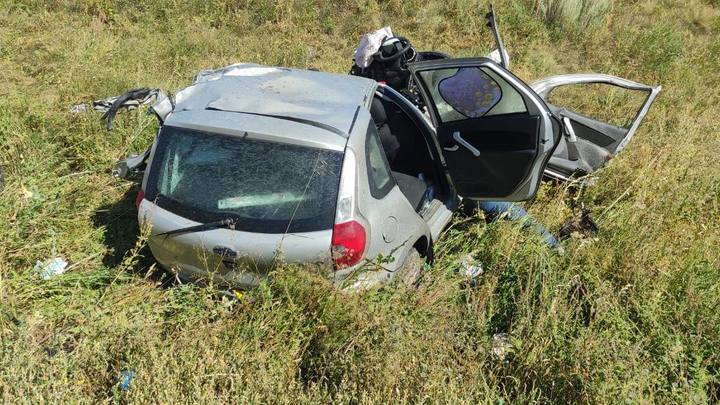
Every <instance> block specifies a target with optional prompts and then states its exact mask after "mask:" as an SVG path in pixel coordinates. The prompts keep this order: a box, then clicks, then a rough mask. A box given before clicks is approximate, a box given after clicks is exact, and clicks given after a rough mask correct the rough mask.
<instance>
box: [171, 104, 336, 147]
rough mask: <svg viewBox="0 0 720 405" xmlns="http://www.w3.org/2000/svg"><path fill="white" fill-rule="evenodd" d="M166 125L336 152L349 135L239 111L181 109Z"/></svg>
mask: <svg viewBox="0 0 720 405" xmlns="http://www.w3.org/2000/svg"><path fill="white" fill-rule="evenodd" d="M164 125H167V126H173V127H179V128H187V129H194V130H198V131H205V132H211V133H216V134H222V135H231V136H238V137H249V138H252V139H257V140H262V141H270V142H282V143H288V144H292V145H299V146H307V147H311V148H320V149H329V150H334V151H343V150H344V149H345V144H346V143H347V138H345V137H341V136H338V135H337V134H336V133H333V132H331V131H328V130H326V129H323V128H319V127H316V126H312V125H307V124H303V123H300V122H296V121H291V120H287V119H283V118H277V117H272V116H263V115H254V114H246V113H238V112H227V111H215V110H197V111H195V110H192V111H179V112H176V113H173V114H172V115H171V116H170V117H168V119H167V120H166V121H165V124H164Z"/></svg>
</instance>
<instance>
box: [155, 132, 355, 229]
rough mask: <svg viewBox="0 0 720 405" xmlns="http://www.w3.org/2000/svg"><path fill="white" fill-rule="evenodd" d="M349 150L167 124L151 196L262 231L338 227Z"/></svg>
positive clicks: (206, 218) (189, 212) (190, 214)
mask: <svg viewBox="0 0 720 405" xmlns="http://www.w3.org/2000/svg"><path fill="white" fill-rule="evenodd" d="M342 159H343V154H342V153H341V152H336V151H331V150H325V149H315V148H310V147H304V146H298V145H290V144H285V143H276V142H266V141H258V140H254V139H248V138H247V137H237V136H226V135H219V134H212V133H207V132H200V131H195V130H188V129H182V128H176V127H169V126H165V127H163V128H162V130H161V131H160V134H159V138H158V144H157V147H156V149H155V155H154V157H153V162H152V167H151V168H150V173H149V177H148V183H147V187H146V194H145V198H146V199H148V200H150V201H154V202H155V203H156V204H157V205H159V206H160V207H162V208H165V209H167V210H168V211H171V212H173V213H175V214H177V215H180V216H183V217H185V218H188V219H190V220H193V221H197V222H203V223H205V222H211V221H218V220H221V219H226V218H233V219H236V220H237V225H236V227H235V229H238V230H243V231H248V232H260V233H285V232H313V231H319V230H325V229H331V228H332V226H333V223H334V220H335V204H336V202H337V192H338V187H339V182H340V171H341V167H342Z"/></svg>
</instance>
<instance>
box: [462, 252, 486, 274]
mask: <svg viewBox="0 0 720 405" xmlns="http://www.w3.org/2000/svg"><path fill="white" fill-rule="evenodd" d="M458 270H459V272H460V274H463V275H466V276H467V277H468V278H469V279H471V280H474V279H476V278H478V277H480V276H481V275H482V274H483V273H484V272H485V270H484V269H483V267H482V264H481V263H479V262H478V261H477V260H475V258H474V257H473V254H472V253H469V254H468V255H466V256H465V257H463V258H462V259H461V260H460V268H459V269H458Z"/></svg>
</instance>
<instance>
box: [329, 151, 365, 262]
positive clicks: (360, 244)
mask: <svg viewBox="0 0 720 405" xmlns="http://www.w3.org/2000/svg"><path fill="white" fill-rule="evenodd" d="M356 167H357V166H356V164H355V154H354V153H353V151H352V150H350V149H347V150H346V151H345V159H344V160H343V168H342V176H341V178H340V189H339V191H338V202H337V208H336V212H335V225H334V226H333V235H332V246H331V254H332V259H333V262H334V264H335V269H342V268H345V267H350V266H354V265H356V264H358V263H360V261H361V260H362V259H363V257H364V255H365V248H366V247H367V231H366V229H365V227H364V226H363V224H362V223H363V222H364V220H363V219H362V217H361V216H360V214H359V213H358V212H357V206H356V201H355V184H356V182H357V176H356V171H357V170H356Z"/></svg>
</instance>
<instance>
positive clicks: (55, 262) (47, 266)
mask: <svg viewBox="0 0 720 405" xmlns="http://www.w3.org/2000/svg"><path fill="white" fill-rule="evenodd" d="M67 265H68V262H66V261H65V259H63V258H62V257H54V258H52V259H50V260H48V261H47V262H46V263H43V262H41V261H40V260H38V261H37V263H35V267H34V269H33V270H35V271H36V272H37V273H38V274H39V275H40V278H42V279H43V280H50V279H51V278H53V277H55V276H58V275H60V274H63V273H65V270H67Z"/></svg>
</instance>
